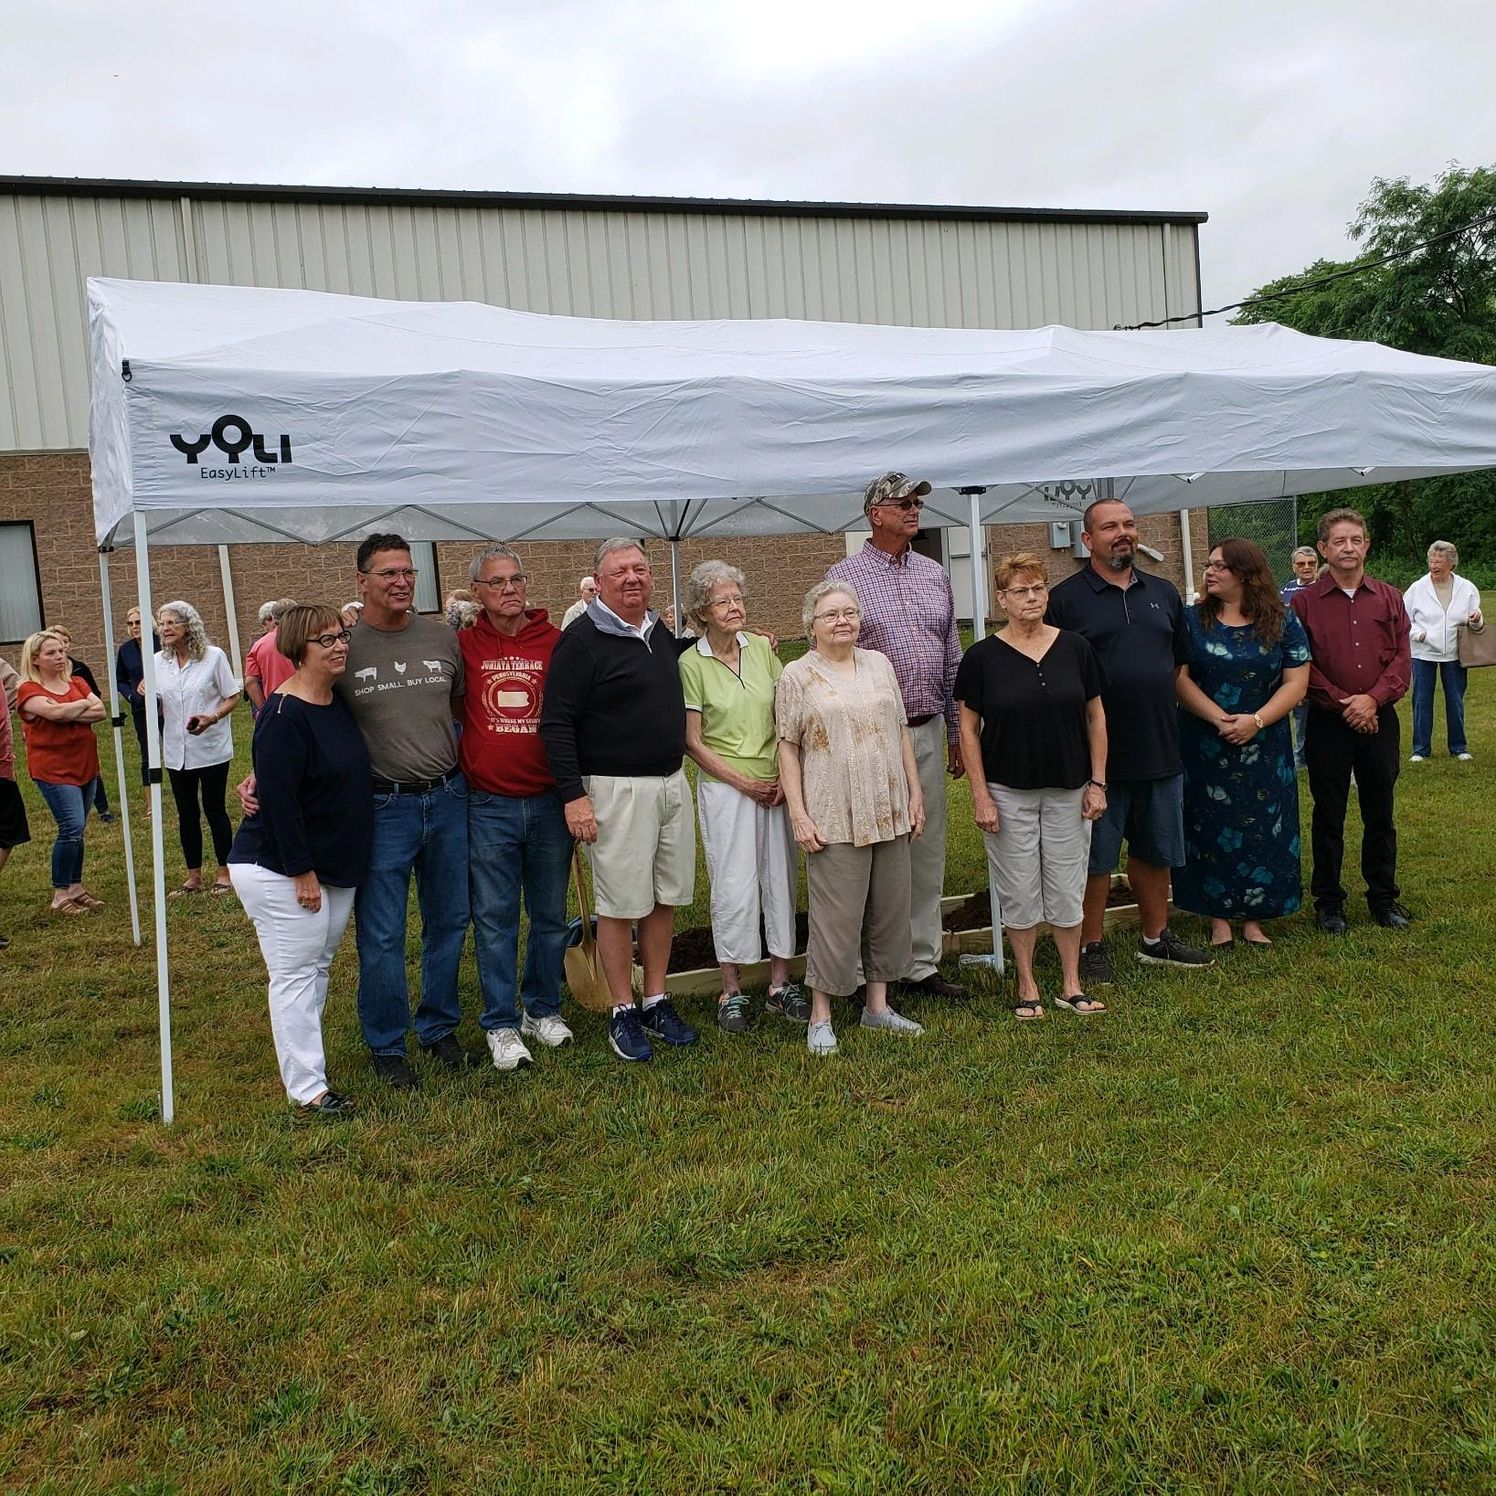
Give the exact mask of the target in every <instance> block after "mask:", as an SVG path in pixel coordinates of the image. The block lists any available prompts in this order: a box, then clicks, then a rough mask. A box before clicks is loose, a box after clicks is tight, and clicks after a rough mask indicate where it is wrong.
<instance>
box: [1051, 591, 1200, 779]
mask: <svg viewBox="0 0 1496 1496" xmlns="http://www.w3.org/2000/svg"><path fill="white" fill-rule="evenodd" d="M1046 617H1047V619H1048V621H1049V622H1050V623H1052V624H1053V625H1054V626H1055V627H1056V628H1061V629H1071V630H1073V631H1074V632H1075V633H1077V634H1080V635H1081V636H1082V637H1083V638H1085V639H1086V640H1087V641H1088V642H1089V643H1090V645H1091V648H1092V649H1094V650H1095V651H1096V653H1097V655H1098V656H1099V657H1100V659H1101V665H1102V669H1103V670H1104V671H1105V672H1106V689H1105V690H1103V691H1102V693H1101V704H1102V706H1103V707H1104V708H1105V709H1106V737H1107V755H1106V777H1107V779H1108V781H1111V780H1126V779H1168V778H1170V777H1171V776H1172V775H1174V774H1179V773H1182V772H1183V768H1184V765H1183V763H1182V762H1181V760H1180V757H1179V710H1178V705H1177V698H1176V696H1175V694H1174V672H1175V670H1176V669H1177V668H1178V667H1179V666H1180V665H1183V664H1184V663H1186V661H1187V660H1188V659H1189V635H1188V633H1187V632H1186V630H1185V626H1184V604H1183V603H1182V602H1181V601H1180V598H1179V593H1178V592H1177V591H1176V590H1175V588H1174V585H1173V583H1172V582H1166V581H1165V580H1164V579H1163V578H1162V577H1150V576H1147V575H1145V574H1144V573H1143V572H1141V571H1138V570H1137V569H1136V568H1134V569H1133V573H1132V585H1131V586H1130V587H1128V588H1127V589H1126V590H1125V591H1124V590H1123V589H1122V588H1121V587H1119V586H1118V585H1117V584H1116V583H1115V582H1111V581H1108V580H1107V579H1106V578H1105V577H1103V576H1100V575H1099V574H1098V573H1097V571H1096V568H1095V567H1094V566H1087V567H1086V568H1085V569H1084V570H1083V571H1078V572H1076V574H1075V575H1074V576H1073V577H1066V578H1065V580H1064V581H1063V582H1061V583H1060V584H1059V586H1057V587H1056V588H1054V590H1053V591H1052V592H1051V593H1050V594H1049V612H1048V614H1047V615H1046Z"/></svg>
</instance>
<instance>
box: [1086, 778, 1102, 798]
mask: <svg viewBox="0 0 1496 1496" xmlns="http://www.w3.org/2000/svg"><path fill="white" fill-rule="evenodd" d="M1086 784H1087V785H1088V786H1091V785H1094V786H1095V788H1097V789H1098V790H1100V791H1101V793H1102V794H1103V795H1104V794H1105V793H1106V786H1105V785H1104V784H1103V783H1102V782H1101V781H1100V780H1099V779H1088V780H1086Z"/></svg>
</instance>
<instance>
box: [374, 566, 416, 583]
mask: <svg viewBox="0 0 1496 1496" xmlns="http://www.w3.org/2000/svg"><path fill="white" fill-rule="evenodd" d="M364 575H365V576H366V577H373V578H374V580H375V581H376V582H396V581H399V582H413V581H415V579H416V578H417V577H418V576H419V575H420V572H418V571H417V570H416V569H415V567H413V566H394V567H391V568H390V569H389V570H388V571H366V572H365V573H364Z"/></svg>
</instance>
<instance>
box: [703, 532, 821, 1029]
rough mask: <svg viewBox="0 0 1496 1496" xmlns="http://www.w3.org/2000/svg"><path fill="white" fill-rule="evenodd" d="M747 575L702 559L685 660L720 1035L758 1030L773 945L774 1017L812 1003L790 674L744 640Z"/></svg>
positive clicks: (764, 648) (767, 647) (757, 642)
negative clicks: (754, 968)
mask: <svg viewBox="0 0 1496 1496" xmlns="http://www.w3.org/2000/svg"><path fill="white" fill-rule="evenodd" d="M743 589H744V578H743V573H742V572H740V571H739V570H738V569H737V567H735V566H729V565H728V564H727V563H726V562H725V561H703V562H702V563H701V564H700V565H699V566H697V567H696V568H695V569H694V570H693V571H692V572H691V576H690V579H689V581H688V582H687V584H686V600H685V609H686V616H687V617H688V618H690V619H691V621H692V622H693V623H694V624H695V625H696V633H697V641H696V644H695V647H694V648H691V649H688V650H686V652H685V653H684V654H682V655H681V657H680V679H681V687H682V690H683V692H684V694H685V698H686V752H687V753H689V754H690V755H691V757H692V758H693V759H694V760H695V761H696V765H697V767H698V769H700V771H701V772H700V774H699V775H698V777H697V781H696V814H697V819H698V820H699V822H700V825H701V846H702V851H703V852H704V853H705V855H706V866H707V874H708V876H709V877H710V879H711V884H712V944H713V945H714V946H715V947H716V955H717V964H718V965H719V966H720V967H721V970H722V995H721V997H719V998H718V1000H717V1027H718V1028H720V1029H721V1030H722V1032H723V1033H725V1034H741V1033H742V1032H743V1031H744V1030H745V1029H747V1027H748V1017H749V1010H748V999H747V998H746V997H744V996H743V992H742V985H741V983H742V968H743V966H744V965H748V964H751V963H753V962H755V961H759V960H761V959H762V958H763V945H762V944H761V941H760V935H759V930H760V925H762V929H763V936H764V938H765V939H766V940H767V943H768V947H769V995H768V999H767V1001H766V1003H765V1007H766V1009H767V1010H768V1011H769V1012H770V1013H777V1014H779V1015H780V1016H781V1017H784V1018H788V1019H791V1020H792V1021H794V1022H796V1023H805V1022H806V1021H807V1020H808V1019H809V1017H810V1003H809V1002H808V1001H807V1000H806V998H805V994H804V993H803V992H801V990H800V988H799V987H798V986H797V985H796V984H795V983H794V982H793V981H791V979H790V957H791V956H793V955H794V954H795V904H796V897H797V887H798V884H799V877H800V869H799V861H800V860H799V857H798V856H797V855H796V852H795V840H794V838H793V837H792V836H791V835H790V823H789V815H788V813H787V812H786V810H785V807H784V790H783V788H782V787H781V786H780V783H779V753H778V746H779V745H778V737H777V735H776V734H775V731H774V688H775V685H776V683H777V682H778V680H779V677H780V675H781V674H782V673H783V670H784V667H783V666H782V665H781V664H780V663H779V656H778V655H777V654H776V653H775V652H774V649H773V646H772V645H771V644H770V643H769V641H768V640H767V639H766V638H764V636H763V635H762V634H750V633H747V632H745V630H746V629H747V626H748V606H747V603H746V601H745V600H744V597H743Z"/></svg>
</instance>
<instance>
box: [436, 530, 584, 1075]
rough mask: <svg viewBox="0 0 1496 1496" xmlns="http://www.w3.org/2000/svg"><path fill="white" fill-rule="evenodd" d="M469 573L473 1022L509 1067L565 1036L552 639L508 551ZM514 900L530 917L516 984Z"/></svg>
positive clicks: (564, 868)
mask: <svg viewBox="0 0 1496 1496" xmlns="http://www.w3.org/2000/svg"><path fill="white" fill-rule="evenodd" d="M469 575H470V576H471V578H472V583H473V591H474V593H475V594H476V595H477V598H478V601H479V603H480V604H481V606H482V610H483V611H482V612H481V613H479V614H478V619H477V622H476V623H474V625H473V626H472V627H471V628H467V629H462V630H461V631H460V632H459V633H458V635H457V639H458V642H459V644H460V645H461V646H462V658H463V666H464V669H465V671H466V676H467V690H466V693H465V694H464V696H463V697H462V737H461V740H460V742H459V745H458V751H459V755H460V759H459V762H460V764H461V767H462V772H463V775H464V777H465V778H466V779H467V783H468V852H469V857H470V881H471V889H472V906H473V932H474V937H475V943H476V945H477V951H478V980H479V984H480V986H481V988H482V991H483V1015H482V1018H481V1019H480V1020H479V1021H480V1022H481V1023H482V1025H483V1029H484V1031H485V1033H486V1034H487V1035H488V1048H489V1052H490V1053H491V1054H492V1055H493V1062H494V1066H495V1068H496V1069H499V1070H514V1069H516V1068H518V1067H519V1066H520V1065H528V1064H529V1063H530V1051H529V1049H528V1048H526V1046H525V1040H524V1037H522V1036H528V1037H529V1038H532V1039H536V1040H538V1041H539V1042H540V1043H541V1044H545V1045H549V1046H551V1047H555V1046H556V1045H559V1044H566V1043H569V1042H570V1040H571V1037H572V1035H571V1030H570V1029H569V1028H568V1027H567V1026H566V1024H565V1022H564V1021H563V1020H562V1018H561V1016H560V1013H561V978H562V967H563V959H564V955H565V951H566V935H567V930H566V884H567V876H568V873H569V870H570V866H571V853H572V838H571V832H570V831H569V830H568V829H567V826H566V813H565V811H564V810H563V808H562V805H561V800H560V797H559V796H558V795H557V793H556V781H555V779H554V778H553V777H552V775H551V770H550V764H549V762H548V761H547V759H546V754H545V749H544V747H543V746H542V745H541V741H540V735H539V729H540V706H541V702H542V700H543V699H544V693H545V677H546V671H547V670H548V669H549V668H550V663H551V651H552V650H553V649H555V647H556V643H557V641H558V640H559V639H560V637H561V631H560V630H559V629H558V628H557V627H556V626H555V625H554V624H553V623H551V622H550V620H549V618H548V617H547V616H546V611H545V609H544V608H530V607H527V606H526V596H525V568H524V563H523V562H522V561H521V559H520V555H519V552H518V551H516V550H515V549H514V548H513V547H512V546H508V545H504V544H502V543H495V544H493V545H490V546H488V547H487V548H486V549H484V550H482V551H480V552H479V553H478V555H477V556H475V557H474V558H473V564H472V566H471V568H470V569H469ZM521 893H523V895H524V901H525V913H526V914H527V916H528V917H529V921H530V929H529V938H528V939H527V941H526V943H525V965H524V976H523V981H522V982H521V981H520V980H519V978H518V965H519V906H520V896H521Z"/></svg>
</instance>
